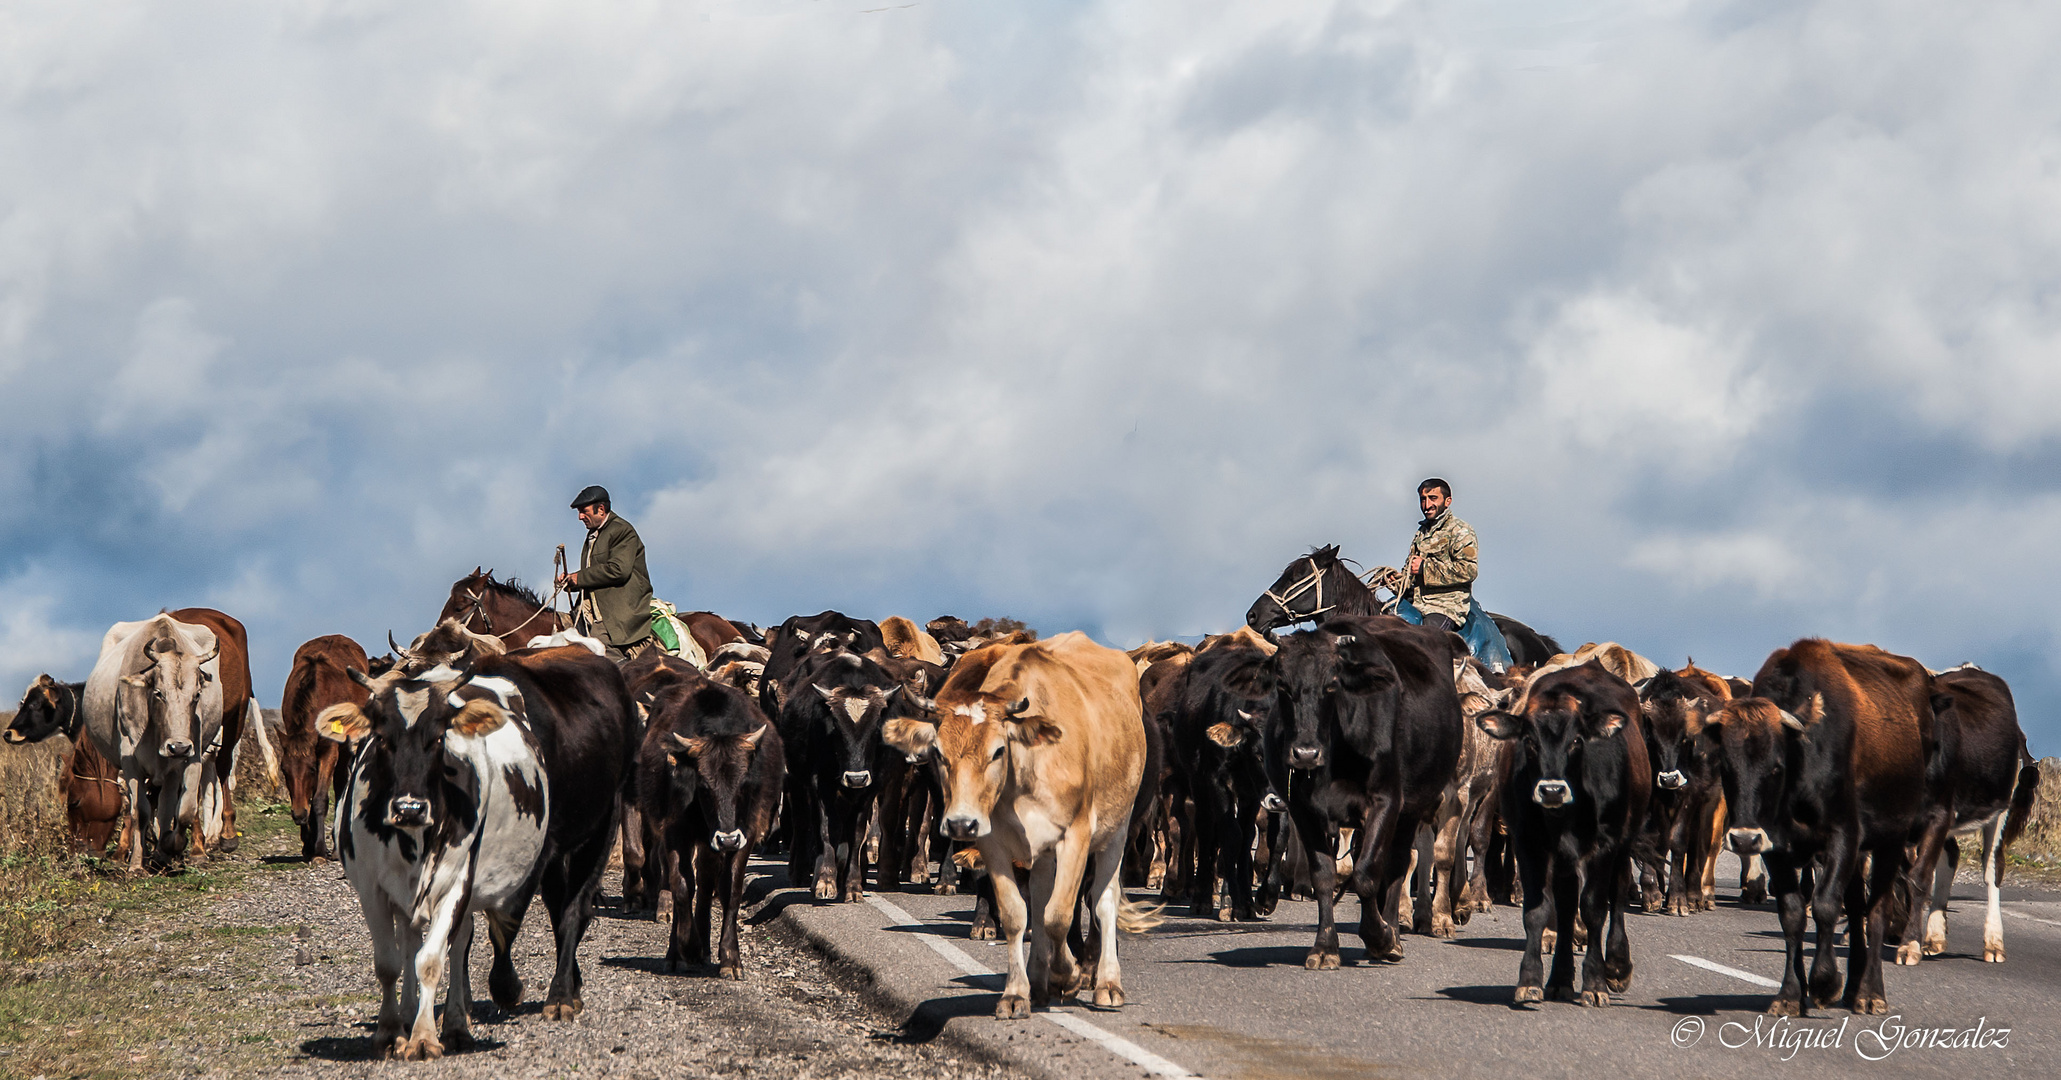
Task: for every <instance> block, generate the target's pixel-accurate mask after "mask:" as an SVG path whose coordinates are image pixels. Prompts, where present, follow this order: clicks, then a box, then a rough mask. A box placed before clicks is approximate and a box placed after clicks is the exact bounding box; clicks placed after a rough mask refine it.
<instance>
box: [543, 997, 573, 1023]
mask: <svg viewBox="0 0 2061 1080" xmlns="http://www.w3.org/2000/svg"><path fill="white" fill-rule="evenodd" d="M581 1008H582V1004H581V1002H580V1001H579V1000H578V999H574V1000H572V1001H549V1002H545V1003H544V1019H546V1020H571V1019H573V1018H575V1017H577V1016H579V1015H580V1009H581Z"/></svg>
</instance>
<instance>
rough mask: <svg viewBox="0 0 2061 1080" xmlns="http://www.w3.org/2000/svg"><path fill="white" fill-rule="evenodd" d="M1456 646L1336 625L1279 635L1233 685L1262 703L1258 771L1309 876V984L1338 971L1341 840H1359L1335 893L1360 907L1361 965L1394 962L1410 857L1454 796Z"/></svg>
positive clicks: (1379, 621)
mask: <svg viewBox="0 0 2061 1080" xmlns="http://www.w3.org/2000/svg"><path fill="white" fill-rule="evenodd" d="M1466 655H1467V646H1466V643H1465V642H1464V641H1462V640H1461V639H1460V638H1459V636H1458V635H1456V634H1450V633H1447V632H1445V631H1441V630H1433V629H1428V628H1426V627H1421V626H1412V625H1410V624H1408V623H1405V622H1403V621H1402V620H1401V619H1396V618H1393V617H1390V616H1379V615H1377V616H1342V617H1338V618H1333V619H1328V620H1326V621H1325V622H1324V623H1323V624H1322V625H1321V626H1319V627H1318V628H1316V629H1315V630H1305V631H1301V632H1298V633H1295V634H1291V635H1289V636H1288V638H1287V639H1286V640H1285V641H1283V642H1282V644H1281V648H1280V651H1279V652H1277V653H1275V654H1274V655H1273V656H1272V657H1268V658H1267V659H1266V660H1265V662H1264V663H1250V664H1248V665H1247V666H1246V667H1245V668H1244V670H1243V672H1242V673H1240V675H1239V676H1237V677H1236V678H1235V681H1234V682H1233V684H1232V685H1234V686H1238V687H1239V688H1240V690H1241V692H1242V693H1244V694H1246V695H1247V696H1248V697H1251V698H1253V699H1255V700H1258V699H1263V698H1271V699H1272V700H1271V705H1270V712H1269V715H1268V720H1267V729H1266V750H1265V753H1266V767H1267V774H1268V779H1269V780H1270V781H1271V783H1272V788H1273V790H1274V791H1276V792H1287V794H1288V812H1289V815H1290V817H1291V818H1292V819H1293V820H1294V822H1295V832H1296V836H1297V838H1298V840H1299V842H1300V843H1301V844H1302V846H1303V850H1304V854H1305V857H1306V858H1307V860H1308V862H1309V868H1310V876H1311V882H1312V884H1313V885H1314V887H1315V889H1316V893H1317V941H1316V944H1315V945H1314V946H1312V947H1311V949H1310V952H1309V955H1308V956H1307V957H1305V958H1304V961H1303V966H1304V967H1306V968H1309V969H1310V970H1312V971H1329V970H1335V969H1336V968H1337V967H1338V966H1339V952H1338V928H1337V924H1336V922H1335V921H1334V917H1333V905H1334V902H1335V901H1336V898H1337V895H1338V892H1339V890H1338V889H1337V887H1336V883H1337V876H1338V870H1337V866H1336V863H1335V862H1334V856H1335V853H1336V852H1337V850H1338V834H1339V830H1340V829H1342V828H1353V829H1356V830H1357V831H1358V837H1357V841H1356V843H1355V845H1354V847H1355V850H1354V852H1353V869H1352V872H1351V874H1350V875H1349V876H1348V878H1347V881H1346V887H1347V888H1350V889H1352V890H1353V891H1354V892H1355V893H1358V894H1359V897H1360V937H1361V938H1362V940H1364V941H1365V942H1366V946H1367V956H1368V958H1369V959H1380V960H1399V959H1401V958H1402V951H1403V950H1402V939H1401V937H1400V936H1399V934H1398V932H1397V931H1398V927H1399V922H1400V918H1399V914H1400V906H1401V903H1402V892H1403V887H1404V886H1405V885H1406V884H1407V883H1408V874H1407V871H1408V869H1409V864H1410V855H1411V847H1412V843H1413V841H1414V840H1415V838H1416V836H1417V833H1418V830H1419V829H1420V828H1422V827H1423V826H1426V825H1428V824H1429V823H1430V822H1431V820H1432V816H1433V815H1434V814H1435V813H1436V812H1437V810H1438V808H1439V805H1440V803H1441V802H1442V801H1443V800H1444V797H1445V793H1446V789H1447V787H1448V786H1449V785H1451V784H1452V782H1453V774H1454V769H1455V767H1456V766H1457V765H1458V762H1459V758H1460V746H1461V731H1460V724H1461V715H1460V699H1459V695H1458V694H1457V693H1456V692H1455V691H1454V689H1453V664H1454V663H1455V661H1458V660H1460V659H1462V658H1464V657H1465V656H1466Z"/></svg>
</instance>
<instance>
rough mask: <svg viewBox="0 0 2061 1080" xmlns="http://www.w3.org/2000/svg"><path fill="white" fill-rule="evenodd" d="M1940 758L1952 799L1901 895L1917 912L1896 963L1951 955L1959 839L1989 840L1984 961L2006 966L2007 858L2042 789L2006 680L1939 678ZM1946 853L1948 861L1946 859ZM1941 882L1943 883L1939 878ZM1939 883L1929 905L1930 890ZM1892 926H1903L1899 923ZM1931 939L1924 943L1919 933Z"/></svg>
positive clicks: (1969, 674) (1969, 669)
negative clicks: (2003, 888) (1949, 920)
mask: <svg viewBox="0 0 2061 1080" xmlns="http://www.w3.org/2000/svg"><path fill="white" fill-rule="evenodd" d="M1932 683H1933V687H1934V688H1935V689H1936V690H1937V691H1939V692H1940V694H1941V695H1943V698H1942V697H1940V696H1935V697H1934V699H1933V704H1934V708H1935V711H1936V713H1937V717H1936V722H1937V724H1938V729H1937V730H1938V739H1937V742H1938V749H1937V750H1936V751H1935V755H1936V756H1937V758H1938V759H1939V760H1938V761H1937V762H1936V764H1935V768H1936V769H1938V770H1940V771H1944V773H1945V774H1946V776H1945V781H1946V782H1945V790H1946V799H1945V800H1944V802H1943V803H1942V804H1941V805H1940V806H1938V807H1936V808H1935V813H1934V814H1933V815H1932V817H1931V820H1930V821H1928V823H1927V828H1926V831H1925V835H1924V836H1923V837H1922V838H1921V839H1920V841H1919V844H1918V851H1917V856H1916V858H1915V859H1914V860H1913V863H1912V866H1911V873H1910V876H1909V877H1908V878H1906V879H1905V882H1904V883H1903V887H1902V888H1901V889H1900V891H1901V892H1904V893H1908V894H1910V898H1909V899H1908V900H1906V901H1904V903H1905V905H1907V906H1908V908H1909V916H1908V920H1907V922H1906V923H1905V924H1904V926H1903V941H1902V943H1901V944H1900V945H1899V946H1898V948H1897V953H1896V962H1897V963H1899V964H1915V963H1917V962H1918V959H1919V956H1920V954H1921V947H1922V954H1923V955H1925V956H1934V955H1937V954H1939V953H1942V952H1945V951H1946V933H1947V926H1946V906H1947V900H1948V898H1949V897H1950V896H1951V895H1952V888H1953V882H1954V867H1955V865H1956V864H1957V863H1959V862H1960V849H1959V846H1958V845H1957V844H1955V843H1954V841H1953V839H1951V837H1954V836H1967V835H1970V834H1973V833H1977V832H1979V833H1981V834H1982V851H1981V856H1980V858H1981V860H1982V862H1981V865H1982V880H1983V885H1984V887H1985V889H1986V890H1987V892H1988V911H1987V915H1986V917H1985V919H1984V921H1983V927H1982V958H1983V959H1984V960H1985V961H1988V962H1990V963H1995V964H2001V963H2003V962H2004V919H2003V908H2002V905H2001V902H2000V901H2001V900H2002V896H2001V893H2000V892H1999V889H1998V886H1999V885H2000V884H2001V882H2002V880H2003V874H2004V853H2005V851H2007V850H2008V849H2009V847H2010V845H2011V842H2012V841H2013V840H2015V839H2017V837H2018V834H2019V833H2020V832H2022V831H2023V830H2024V828H2025V820H2026V817H2027V815H2028V814H2029V813H2030V812H2031V811H2032V801H2033V797H2034V795H2036V794H2037V793H2038V790H2039V782H2040V770H2039V765H2038V764H2037V763H2035V762H2034V761H2033V759H2032V754H2031V753H2030V752H2029V751H2028V750H2027V749H2026V745H2025V732H2024V730H2023V729H2021V728H2020V727H2019V726H2018V707H2017V705H2016V704H2015V703H2013V701H2012V700H2011V688H2010V686H2008V685H2006V684H2005V682H2004V680H2002V679H1999V678H1997V677H1996V676H1995V675H1992V674H1990V673H1989V672H1987V671H1984V670H1982V669H1981V668H1978V667H1976V666H1974V665H1973V664H1963V665H1962V666H1960V667H1957V668H1954V669H1952V670H1950V671H1946V672H1942V673H1940V674H1939V675H1936V676H1934V677H1933V680H1932ZM1943 849H1944V851H1945V852H1947V858H1945V859H1941V858H1940V855H1941V853H1942V850H1943ZM1935 875H1936V876H1935ZM1928 879H1930V880H1931V884H1932V896H1931V898H1930V900H1929V901H1928V899H1927V897H1926V892H1925V886H1926V884H1927V881H1928ZM1891 925H1892V927H1894V926H1896V925H1899V922H1898V921H1896V920H1892V922H1891ZM1921 931H1922V932H1923V935H1924V937H1923V940H1922V943H1921V940H1920V937H1919V934H1920V932H1921Z"/></svg>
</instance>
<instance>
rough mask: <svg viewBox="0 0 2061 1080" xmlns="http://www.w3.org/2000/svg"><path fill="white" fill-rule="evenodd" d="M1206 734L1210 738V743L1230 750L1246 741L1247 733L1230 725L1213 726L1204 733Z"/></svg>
mask: <svg viewBox="0 0 2061 1080" xmlns="http://www.w3.org/2000/svg"><path fill="white" fill-rule="evenodd" d="M1204 734H1206V735H1208V736H1209V741H1210V742H1213V743H1215V744H1217V745H1218V746H1221V747H1223V748H1224V749H1226V750H1230V749H1232V748H1234V747H1236V746H1237V745H1238V744H1239V743H1242V742H1244V741H1245V733H1244V732H1242V731H1239V730H1238V729H1237V728H1235V727H1232V726H1231V725H1230V724H1228V723H1216V724H1211V725H1210V726H1209V730H1208V731H1206V732H1204Z"/></svg>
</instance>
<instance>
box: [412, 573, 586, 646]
mask: <svg viewBox="0 0 2061 1080" xmlns="http://www.w3.org/2000/svg"><path fill="white" fill-rule="evenodd" d="M445 619H457V620H458V621H459V623H461V624H463V625H464V627H465V628H466V629H467V630H470V631H472V632H473V633H475V634H484V635H487V636H489V637H497V638H500V639H501V641H502V642H503V643H504V644H506V645H507V646H508V648H509V650H510V651H513V650H516V649H520V648H523V647H524V646H526V645H528V644H529V643H530V639H531V638H534V637H546V636H549V635H551V634H555V633H557V632H558V631H560V630H565V629H568V628H570V627H571V626H572V619H571V617H570V616H568V615H566V614H565V613H563V612H560V611H554V610H553V609H551V608H548V607H545V606H544V601H543V600H541V599H539V598H538V597H537V594H536V593H535V592H533V591H531V590H530V589H528V588H525V587H524V586H523V584H522V583H521V582H519V581H516V580H513V579H510V580H508V581H495V580H494V572H493V571H492V570H483V569H480V568H478V567H475V568H473V571H472V573H470V574H467V575H466V576H464V577H462V578H459V579H458V580H457V582H455V583H454V584H452V586H451V597H450V599H448V600H446V601H444V610H443V611H441V612H438V613H437V621H438V622H442V621H444V620H445Z"/></svg>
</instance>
